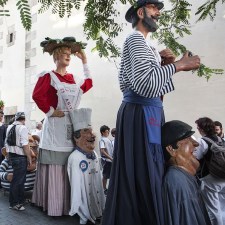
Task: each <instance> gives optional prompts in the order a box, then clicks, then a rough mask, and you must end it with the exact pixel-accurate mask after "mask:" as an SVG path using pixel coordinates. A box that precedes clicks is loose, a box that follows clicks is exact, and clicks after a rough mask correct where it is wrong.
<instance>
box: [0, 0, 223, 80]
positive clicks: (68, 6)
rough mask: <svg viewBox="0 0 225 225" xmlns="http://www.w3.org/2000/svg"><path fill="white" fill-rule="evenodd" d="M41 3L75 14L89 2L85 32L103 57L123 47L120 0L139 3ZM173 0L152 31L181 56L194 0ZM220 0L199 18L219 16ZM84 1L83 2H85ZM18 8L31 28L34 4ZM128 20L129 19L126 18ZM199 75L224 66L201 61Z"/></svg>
mask: <svg viewBox="0 0 225 225" xmlns="http://www.w3.org/2000/svg"><path fill="white" fill-rule="evenodd" d="M7 1H8V0H0V6H2V8H3V10H1V11H0V16H1V15H8V10H5V9H4V7H5V6H6V5H7ZM38 1H39V3H40V9H39V13H44V12H45V11H47V10H51V11H52V13H53V14H58V15H59V16H60V17H61V18H62V17H64V16H67V17H69V16H71V13H72V10H73V9H76V10H79V9H81V6H83V5H84V4H85V8H84V13H85V18H86V20H85V23H84V32H85V34H86V37H87V39H88V40H89V39H92V40H94V41H95V43H96V46H95V47H94V48H93V49H92V51H98V52H99V55H100V57H106V58H114V57H119V56H120V49H119V48H118V47H117V46H116V44H115V42H114V39H115V38H116V37H117V36H118V35H119V33H120V32H121V31H122V30H123V25H124V24H121V23H118V22H117V18H118V17H119V16H120V11H119V8H120V7H119V6H118V4H119V3H122V4H126V3H130V4H135V2H136V1H135V0H86V1H85V0H38ZM168 1H169V2H170V3H171V6H172V7H171V9H170V10H164V11H162V15H161V17H160V19H159V29H158V30H157V32H156V33H154V34H153V35H152V37H153V38H157V40H158V41H159V43H163V44H164V45H165V46H166V47H168V48H170V49H171V50H172V51H173V52H174V53H175V54H176V55H177V56H178V55H181V54H183V53H184V52H186V51H187V50H190V49H186V47H185V46H184V45H182V44H181V43H180V42H179V40H180V38H182V37H184V36H186V35H191V30H190V23H189V20H190V13H191V12H190V8H191V4H190V3H188V1H186V0H168ZM218 2H221V3H224V2H225V0H206V2H205V3H204V4H203V5H201V6H200V7H199V8H198V9H197V12H196V13H195V14H196V15H197V16H199V18H198V20H197V22H198V21H202V20H205V19H206V18H207V17H210V19H211V20H213V19H214V18H215V16H216V5H217V3H218ZM82 3H83V4H82ZM16 5H17V8H18V10H19V11H20V16H21V21H22V24H23V26H24V27H25V29H27V30H29V29H30V28H31V14H30V7H29V4H28V1H27V0H18V1H17V4H16ZM124 22H125V21H124ZM194 72H197V75H198V76H200V77H202V76H204V77H206V79H207V80H208V79H209V78H210V76H211V75H212V74H222V73H223V70H221V69H212V68H209V67H207V66H205V65H203V64H202V65H201V66H200V68H199V69H198V70H197V71H194Z"/></svg>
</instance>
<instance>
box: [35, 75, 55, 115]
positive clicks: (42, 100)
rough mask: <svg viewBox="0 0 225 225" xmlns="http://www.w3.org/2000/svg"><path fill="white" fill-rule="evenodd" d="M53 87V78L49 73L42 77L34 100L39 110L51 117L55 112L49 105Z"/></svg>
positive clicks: (38, 82)
mask: <svg viewBox="0 0 225 225" xmlns="http://www.w3.org/2000/svg"><path fill="white" fill-rule="evenodd" d="M50 86H51V78H50V75H49V73H46V74H44V75H40V76H39V78H38V81H37V83H36V85H35V88H34V91H33V95H32V97H33V100H34V101H35V103H36V104H37V106H38V108H39V109H40V110H42V111H43V112H44V113H46V114H47V115H48V116H50V115H51V114H52V113H53V112H54V108H53V107H52V106H51V105H50V104H49V100H48V98H49V96H48V91H49V89H50Z"/></svg>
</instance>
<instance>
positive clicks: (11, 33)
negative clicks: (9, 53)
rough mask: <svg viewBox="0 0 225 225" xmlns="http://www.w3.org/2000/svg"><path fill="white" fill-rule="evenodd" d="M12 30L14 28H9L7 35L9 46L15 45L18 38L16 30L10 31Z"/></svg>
mask: <svg viewBox="0 0 225 225" xmlns="http://www.w3.org/2000/svg"><path fill="white" fill-rule="evenodd" d="M10 30H12V29H9V30H8V35H7V45H8V47H10V46H12V45H14V44H15V40H16V32H15V31H10Z"/></svg>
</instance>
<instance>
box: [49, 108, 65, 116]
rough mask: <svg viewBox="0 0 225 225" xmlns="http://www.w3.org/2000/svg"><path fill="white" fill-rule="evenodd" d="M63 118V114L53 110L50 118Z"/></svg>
mask: <svg viewBox="0 0 225 225" xmlns="http://www.w3.org/2000/svg"><path fill="white" fill-rule="evenodd" d="M64 116H65V114H64V112H63V111H60V110H58V109H55V111H54V112H53V113H52V115H51V117H64Z"/></svg>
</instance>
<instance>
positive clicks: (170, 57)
mask: <svg viewBox="0 0 225 225" xmlns="http://www.w3.org/2000/svg"><path fill="white" fill-rule="evenodd" d="M159 54H160V56H161V58H162V63H161V65H162V66H165V65H167V64H170V63H173V62H174V61H175V59H176V56H175V55H174V54H173V52H172V51H171V50H170V49H169V48H166V49H164V50H162V51H161V52H160V53H159Z"/></svg>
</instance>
